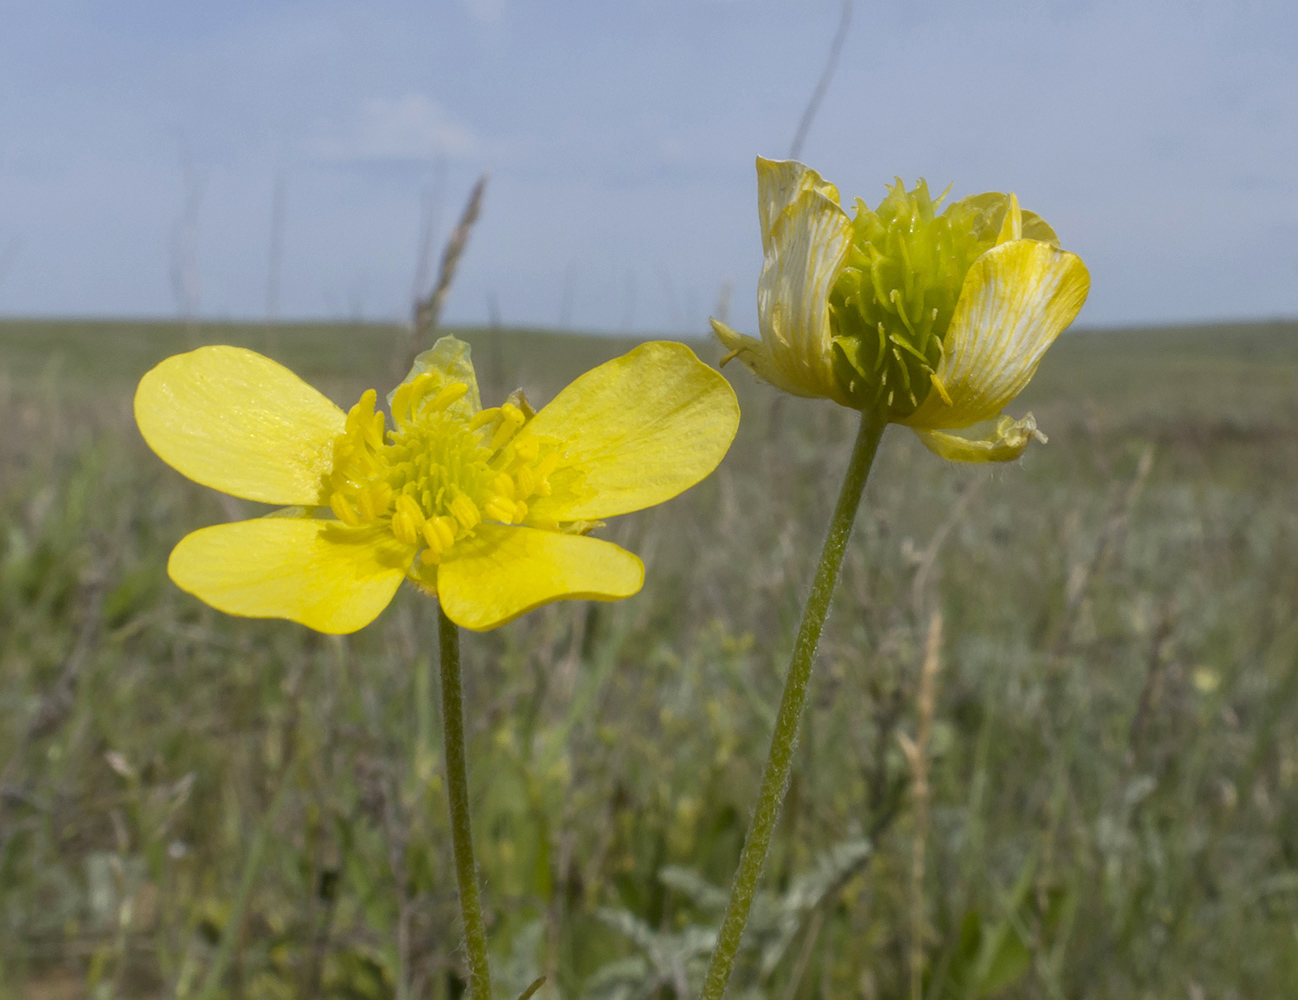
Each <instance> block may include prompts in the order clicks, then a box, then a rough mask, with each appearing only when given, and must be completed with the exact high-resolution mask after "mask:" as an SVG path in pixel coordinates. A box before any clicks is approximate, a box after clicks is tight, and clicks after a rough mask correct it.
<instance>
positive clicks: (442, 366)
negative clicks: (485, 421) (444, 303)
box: [388, 337, 482, 418]
mask: <svg viewBox="0 0 1298 1000" xmlns="http://www.w3.org/2000/svg"><path fill="white" fill-rule="evenodd" d="M425 372H426V373H428V374H429V375H431V376H432V382H431V383H430V385H431V388H429V389H427V390H426V391H425V393H424V397H425V398H427V399H433V398H435V397H436V396H437V394H438V393H440V392H441V391H442V390H443V389H445V388H446V387H447V386H448V385H450V384H451V383H453V382H463V383H464V384H465V385H466V386H468V387H469V391H468V392H467V393H465V394H464V396H462V397H461V398H460V399H458V400H456V402H454V403H452V404H451V405H450V406H448V407H447V412H449V413H458V414H460V415H461V416H465V417H471V416H473V415H474V414H475V413H477V412H478V411H479V410H481V409H482V401H481V399H480V398H479V396H478V376H477V374H476V373H475V372H474V370H473V361H472V358H471V352H470V349H469V345H468V344H466V343H465V342H464V341H462V340H460V339H458V338H456V337H441V338H440V339H439V340H438V341H437V343H435V344H434V345H433V346H432V348H431V349H429V350H427V351H424V352H423V353H422V354H420V355H419V356H418V357H416V358H415V362H414V364H413V365H412V366H411V368H410V373H409V374H408V375H407V376H406V377H405V379H404V380H403V381H402V383H401V385H408V384H409V383H411V382H413V381H414V380H415V379H416V378H417V377H418V376H420V375H422V374H424V373H425ZM400 391H401V386H397V388H395V389H393V390H392V391H391V392H390V393H388V404H389V406H390V405H391V404H392V401H393V399H394V398H395V397H396V395H397V393H398V392H400ZM394 415H395V414H394ZM401 418H404V414H402V415H401Z"/></svg>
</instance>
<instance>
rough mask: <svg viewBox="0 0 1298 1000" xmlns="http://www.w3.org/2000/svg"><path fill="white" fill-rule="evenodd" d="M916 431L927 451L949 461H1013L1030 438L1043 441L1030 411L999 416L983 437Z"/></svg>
mask: <svg viewBox="0 0 1298 1000" xmlns="http://www.w3.org/2000/svg"><path fill="white" fill-rule="evenodd" d="M915 433H916V434H917V435H918V436H919V439H920V440H921V441H923V442H924V447H926V448H927V449H928V450H929V451H931V452H933V454H935V455H940V456H941V457H942V458H945V459H949V460H950V461H952V462H1012V461H1014V460H1015V459H1016V458H1018V457H1019V456H1020V455H1022V454H1023V452H1024V451H1025V450H1026V449H1027V447H1028V442H1030V441H1031V440H1032V439H1033V438H1036V440H1038V441H1040V442H1042V443H1043V444H1044V443H1045V440H1046V436H1045V435H1044V434H1042V433H1041V432H1040V431H1039V430H1037V422H1036V419H1035V418H1034V417H1033V416H1032V414H1031V413H1029V414H1028V415H1027V416H1026V417H1024V418H1023V419H1022V420H1015V419H1014V418H1013V417H1001V418H1000V419H999V420H998V421H996V425H995V427H993V428H991V430H990V433H988V434H987V435H986V436H984V437H965V436H963V435H959V434H948V433H947V432H945V431H924V430H917V431H915Z"/></svg>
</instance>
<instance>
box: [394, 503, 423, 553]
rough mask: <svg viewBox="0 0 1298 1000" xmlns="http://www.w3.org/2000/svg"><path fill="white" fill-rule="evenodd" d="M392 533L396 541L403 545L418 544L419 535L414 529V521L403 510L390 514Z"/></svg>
mask: <svg viewBox="0 0 1298 1000" xmlns="http://www.w3.org/2000/svg"><path fill="white" fill-rule="evenodd" d="M392 534H393V535H395V536H396V539H397V541H399V542H401V543H403V544H405V545H418V544H419V535H418V534H417V533H416V531H415V524H414V521H412V520H411V519H410V515H408V514H407V513H406V512H405V511H403V510H399V511H397V512H396V513H395V514H393V515H392Z"/></svg>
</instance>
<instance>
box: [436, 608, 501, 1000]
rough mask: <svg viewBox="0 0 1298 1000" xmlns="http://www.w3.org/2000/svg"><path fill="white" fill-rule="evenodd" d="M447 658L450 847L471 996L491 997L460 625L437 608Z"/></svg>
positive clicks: (444, 695) (444, 709)
mask: <svg viewBox="0 0 1298 1000" xmlns="http://www.w3.org/2000/svg"><path fill="white" fill-rule="evenodd" d="M437 621H438V627H439V628H438V631H439V638H440V645H441V660H442V733H443V737H444V742H445V746H446V794H447V799H448V804H449V807H450V817H451V847H452V850H453V852H454V854H455V878H456V881H457V882H458V883H459V888H460V914H461V918H462V920H463V921H464V950H465V952H466V953H467V955H468V961H469V997H470V1000H491V973H490V972H489V971H488V969H487V933H486V930H485V929H484V927H483V923H482V901H481V900H480V899H479V898H478V867H477V865H476V864H475V863H474V860H473V830H472V828H471V825H470V822H469V765H468V759H467V754H466V751H465V740H464V692H463V690H462V687H461V684H460V629H459V626H457V625H456V624H455V623H454V622H453V621H451V620H450V619H449V618H447V617H446V613H445V612H444V611H442V609H441V607H438V609H437Z"/></svg>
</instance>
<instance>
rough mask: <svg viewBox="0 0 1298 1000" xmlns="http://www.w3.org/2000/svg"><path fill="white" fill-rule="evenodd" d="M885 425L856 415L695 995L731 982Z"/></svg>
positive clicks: (710, 997) (705, 998) (715, 992)
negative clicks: (758, 781) (731, 878)
mask: <svg viewBox="0 0 1298 1000" xmlns="http://www.w3.org/2000/svg"><path fill="white" fill-rule="evenodd" d="M885 426H887V425H886V424H885V423H884V422H883V421H881V420H879V419H878V418H877V417H874V416H872V415H871V414H869V413H867V412H863V413H862V414H861V426H860V427H859V428H858V429H857V432H856V443H855V444H853V445H852V457H851V459H850V461H849V462H848V464H847V475H846V476H845V477H844V478H843V489H842V491H841V492H840V493H839V495H838V503H837V505H836V506H835V507H834V516H833V517H832V518H831V519H830V522H829V531H828V533H827V534H826V535H825V544H824V547H823V548H822V549H821V552H820V564H819V565H818V566H817V567H816V576H815V579H814V580H813V581H812V583H811V593H810V595H808V597H807V606H806V607H805V608H804V609H803V612H802V624H801V625H799V626H798V638H797V640H796V641H795V643H794V645H793V658H792V659H791V660H790V662H789V674H788V677H787V678H786V679H785V681H784V694H783V695H782V696H781V698H780V710H779V713H778V714H777V715H776V718H775V732H774V734H773V735H772V737H771V752H770V754H769V755H768V757H767V759H766V770H765V771H763V773H762V789H761V792H760V794H759V795H758V799H757V808H756V809H755V810H754V811H753V822H752V825H751V826H750V827H749V828H748V838H747V839H746V840H745V841H744V849H743V851H742V852H741V853H740V855H739V870H738V872H736V873H735V882H734V885H733V886H732V887H731V889H730V901H729V902H728V903H727V904H726V915H725V917H724V918H723V919H722V921H721V930H720V931H719V932H718V935H717V947H716V950H715V951H713V953H712V962H711V964H710V965H709V966H708V974H707V978H706V979H705V980H704V981H703V994H702V1000H721V998H722V996H724V995H725V992H726V984H727V983H728V982H729V981H730V973H731V972H732V971H733V970H734V967H735V956H736V955H737V954H738V952H739V941H740V939H741V938H742V937H743V933H744V925H745V924H746V923H747V922H748V910H749V908H750V907H751V906H752V904H753V896H754V894H755V893H756V892H757V882H758V879H760V877H761V874H762V867H763V866H764V865H765V864H766V852H767V849H768V848H769V847H770V845H771V833H772V832H773V831H774V829H775V821H776V820H777V819H778V818H779V815H780V805H781V803H783V801H784V793H785V790H786V789H787V788H788V784H789V768H790V767H791V765H792V763H793V750H794V748H795V747H796V746H797V742H798V726H799V723H800V721H801V719H802V706H803V705H804V704H805V703H806V700H807V682H808V681H809V680H810V678H811V665H812V662H813V661H814V660H815V658H816V645H817V643H819V642H820V630H821V628H823V627H824V624H825V615H826V614H828V612H829V603H830V600H831V599H832V598H833V596H834V584H835V583H836V582H837V581H838V571H839V568H840V567H841V566H842V565H843V553H844V552H845V551H846V549H847V539H848V537H849V536H850V535H851V534H852V523H853V522H854V521H855V520H856V510H857V507H858V506H860V503H861V493H862V491H863V490H864V489H865V481H866V479H867V478H869V475H870V466H871V465H873V464H874V456H875V452H876V451H877V450H878V448H879V439H880V438H881V437H882V436H883V429H884V427H885Z"/></svg>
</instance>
